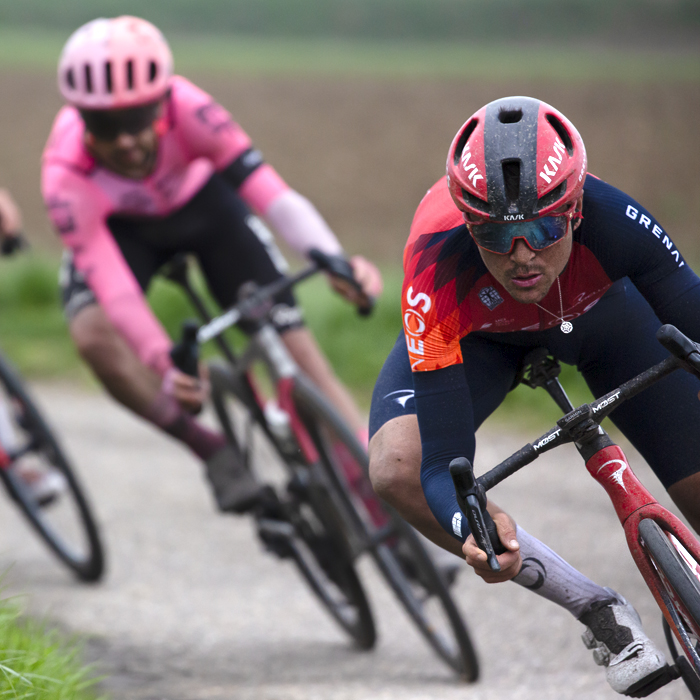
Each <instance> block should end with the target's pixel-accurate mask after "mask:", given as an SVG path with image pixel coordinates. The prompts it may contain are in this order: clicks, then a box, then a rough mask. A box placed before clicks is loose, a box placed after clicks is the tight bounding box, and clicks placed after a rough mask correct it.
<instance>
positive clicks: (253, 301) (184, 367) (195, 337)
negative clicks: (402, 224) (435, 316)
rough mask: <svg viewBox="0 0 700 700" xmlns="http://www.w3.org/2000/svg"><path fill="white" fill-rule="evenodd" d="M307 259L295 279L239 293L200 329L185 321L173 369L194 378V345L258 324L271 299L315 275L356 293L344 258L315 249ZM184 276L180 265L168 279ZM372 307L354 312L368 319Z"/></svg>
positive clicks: (196, 353) (173, 355) (180, 279)
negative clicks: (242, 323)
mask: <svg viewBox="0 0 700 700" xmlns="http://www.w3.org/2000/svg"><path fill="white" fill-rule="evenodd" d="M309 257H310V259H311V260H312V264H311V265H309V266H308V267H306V268H304V269H303V270H301V271H300V272H297V273H296V274H295V275H291V276H290V277H280V278H279V279H277V280H275V281H274V282H271V283H270V284H266V285H265V286H263V287H257V286H255V287H253V288H251V287H248V288H247V289H246V290H242V291H243V292H244V295H243V298H242V299H241V301H239V302H238V303H237V304H235V305H234V306H232V307H231V308H230V309H228V310H227V311H224V313H222V314H221V315H219V316H217V317H215V318H213V319H211V320H210V321H208V322H207V323H205V324H204V325H203V326H200V325H199V323H198V322H197V321H185V322H184V323H183V325H182V338H181V340H180V342H179V343H177V344H176V345H175V346H174V347H173V349H172V350H171V352H170V357H171V358H172V360H173V363H174V365H175V367H177V368H178V369H179V370H180V371H182V372H185V373H186V374H192V376H196V375H197V371H196V370H197V359H198V357H199V351H198V347H197V346H198V345H201V344H202V343H206V342H207V341H209V340H212V339H214V338H216V337H217V336H219V335H221V334H222V333H223V332H224V331H226V330H227V329H229V328H231V327H233V326H235V325H236V324H238V323H239V322H240V321H241V320H245V319H248V320H252V321H259V320H261V319H262V318H264V317H265V316H266V315H267V313H268V312H269V309H270V300H271V299H272V298H273V297H275V296H276V295H277V294H280V293H282V292H285V291H287V290H289V289H291V288H292V287H294V286H295V285H297V284H298V283H299V282H301V281H303V280H305V279H307V278H308V277H311V276H312V275H315V274H317V273H318V272H321V271H326V272H328V273H329V274H331V275H334V276H337V277H340V278H342V279H344V280H345V281H346V282H349V283H350V284H352V285H353V286H354V287H355V288H356V289H358V290H360V285H359V284H358V283H357V281H356V280H355V278H354V277H353V273H352V268H351V267H350V263H348V261H347V260H345V258H342V257H340V256H337V255H326V254H325V253H322V252H321V251H320V250H316V249H313V250H311V251H309ZM185 274H186V268H185V270H184V271H183V269H182V264H180V265H178V266H176V267H175V271H174V272H173V273H172V274H170V275H169V276H170V278H171V279H173V280H174V281H175V282H178V283H179V284H183V275H185ZM360 291H361V290H360ZM373 304H374V300H373V299H371V298H368V304H367V305H366V306H365V307H360V308H358V312H359V313H360V314H362V315H368V314H369V313H371V311H372V307H373ZM193 358H197V359H193ZM193 370H194V373H193Z"/></svg>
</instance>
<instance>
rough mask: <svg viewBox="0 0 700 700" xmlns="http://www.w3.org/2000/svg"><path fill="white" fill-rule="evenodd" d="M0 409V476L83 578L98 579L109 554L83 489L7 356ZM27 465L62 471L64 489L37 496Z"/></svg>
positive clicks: (0, 367) (1, 371) (0, 377)
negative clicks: (1, 457) (1, 462)
mask: <svg viewBox="0 0 700 700" xmlns="http://www.w3.org/2000/svg"><path fill="white" fill-rule="evenodd" d="M0 410H3V413H4V416H3V418H4V420H3V426H4V430H3V433H5V434H4V435H3V445H2V447H3V449H4V451H5V452H7V454H8V456H9V458H10V462H9V464H8V465H7V466H5V467H4V468H3V469H1V470H0V476H1V477H2V480H3V483H4V484H5V487H6V488H7V490H8V492H9V494H10V496H11V497H12V499H13V500H14V501H15V503H16V504H17V506H18V508H19V509H20V511H21V512H22V513H23V514H24V515H25V517H26V518H27V519H28V520H29V522H30V524H31V525H32V527H33V528H34V530H35V531H36V532H37V533H38V534H39V536H40V537H41V538H42V539H43V540H44V542H45V543H46V544H47V545H48V546H49V548H50V549H51V551H53V553H54V554H55V555H56V556H57V557H58V558H59V559H60V560H61V561H62V562H63V563H64V564H65V565H66V566H68V568H70V569H71V570H72V572H73V573H74V574H75V575H76V576H77V577H78V578H79V579H81V580H83V581H97V580H98V579H99V578H100V577H101V576H102V573H103V571H104V554H103V549H102V543H101V541H100V537H99V532H98V529H97V525H96V524H95V520H94V518H93V516H92V513H91V510H90V507H89V505H88V502H87V499H86V497H85V495H84V492H83V489H82V487H81V485H80V483H79V481H78V478H77V477H76V475H75V473H74V471H73V468H72V467H71V465H70V462H69V460H68V458H67V457H66V454H65V452H64V451H63V449H62V447H61V446H60V444H59V442H58V440H57V439H56V438H55V436H54V434H53V431H52V430H51V428H50V427H49V425H48V424H47V423H46V421H45V420H44V418H43V416H42V414H41V412H40V411H39V409H38V408H37V406H36V404H35V402H34V400H33V399H32V397H31V396H30V394H29V392H28V391H27V389H26V388H25V387H24V384H23V382H22V379H21V378H20V376H19V374H18V373H17V372H16V371H15V370H14V368H13V367H12V366H11V365H10V363H9V362H7V360H5V359H4V358H3V357H2V356H0ZM9 443H12V444H9ZM27 469H29V470H31V471H33V472H34V473H35V474H42V473H45V472H46V471H47V470H48V471H49V472H52V473H54V474H55V475H60V477H62V481H63V488H62V489H61V492H60V493H59V494H58V495H57V496H56V497H55V498H54V499H53V500H51V501H50V502H48V503H45V504H43V505H42V504H41V503H39V502H37V500H36V498H35V497H34V496H33V495H32V493H31V492H30V491H29V489H28V486H27V483H26V480H25V479H23V478H21V476H20V472H21V471H22V470H25V473H26V470H27Z"/></svg>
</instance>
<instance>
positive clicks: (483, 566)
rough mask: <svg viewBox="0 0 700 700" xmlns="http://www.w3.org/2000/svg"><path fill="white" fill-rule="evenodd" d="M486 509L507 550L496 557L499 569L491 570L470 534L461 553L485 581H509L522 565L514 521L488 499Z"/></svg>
mask: <svg viewBox="0 0 700 700" xmlns="http://www.w3.org/2000/svg"><path fill="white" fill-rule="evenodd" d="M488 510H489V513H491V516H492V517H493V521H494V522H495V523H496V528H497V530H498V537H499V539H500V540H501V542H502V543H503V546H504V547H505V548H506V550H507V551H506V552H505V553H504V554H499V555H498V557H497V559H498V563H499V564H500V565H501V570H500V571H492V570H491V568H490V567H489V565H488V562H487V560H486V552H484V551H482V550H481V549H479V547H478V546H477V544H476V542H475V541H474V537H473V536H472V535H469V537H467V541H466V542H465V543H464V545H463V546H462V553H463V554H464V557H465V559H466V561H467V564H469V566H471V567H472V568H473V569H474V573H475V574H476V575H477V576H481V578H483V579H484V581H486V583H500V582H501V581H510V579H512V578H513V577H514V576H517V575H518V573H519V572H520V568H521V566H522V560H521V558H520V545H519V544H518V540H517V538H516V536H515V522H514V521H513V519H512V518H511V517H510V516H509V515H508V513H506V512H505V511H502V510H501V509H500V508H499V507H498V506H496V505H495V504H494V503H493V502H491V501H489V504H488Z"/></svg>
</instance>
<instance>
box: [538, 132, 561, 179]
mask: <svg viewBox="0 0 700 700" xmlns="http://www.w3.org/2000/svg"><path fill="white" fill-rule="evenodd" d="M552 150H553V151H554V155H553V156H549V158H548V159H547V163H545V166H544V168H543V170H542V171H541V172H540V177H541V178H542V179H543V180H545V181H546V182H547V184H550V183H551V182H552V178H553V177H554V176H555V175H556V174H557V172H558V171H559V166H560V165H561V162H562V160H564V155H566V146H564V144H563V143H562V142H561V141H560V140H559V138H558V137H557V138H556V139H555V140H554V146H553V147H552ZM550 165H551V166H552V168H551V169H550V168H549V166H550Z"/></svg>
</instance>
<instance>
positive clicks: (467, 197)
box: [462, 187, 491, 214]
mask: <svg viewBox="0 0 700 700" xmlns="http://www.w3.org/2000/svg"><path fill="white" fill-rule="evenodd" d="M462 198H463V199H464V201H465V202H466V203H467V204H468V205H469V206H470V207H472V208H474V209H478V210H479V211H482V212H484V214H489V213H490V212H491V207H490V206H489V203H488V202H484V201H483V200H482V199H479V198H478V197H475V196H474V195H473V194H472V193H471V192H467V190H465V189H464V187H462Z"/></svg>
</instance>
